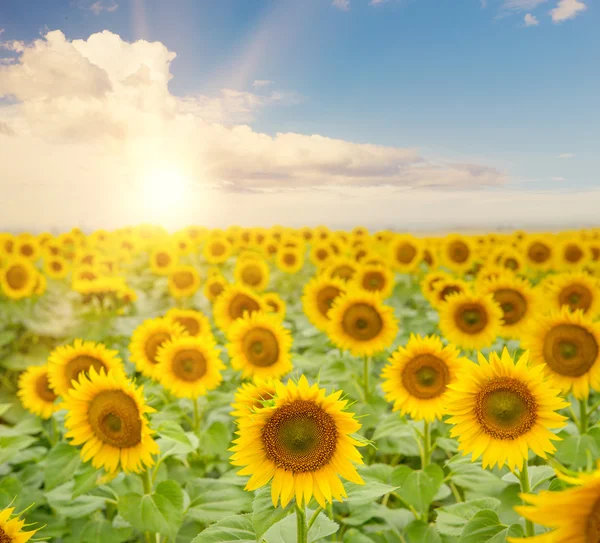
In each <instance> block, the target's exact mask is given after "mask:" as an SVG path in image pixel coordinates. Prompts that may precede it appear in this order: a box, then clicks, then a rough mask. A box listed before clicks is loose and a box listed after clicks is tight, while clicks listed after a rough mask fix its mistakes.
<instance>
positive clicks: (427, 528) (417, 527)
mask: <svg viewBox="0 0 600 543" xmlns="http://www.w3.org/2000/svg"><path fill="white" fill-rule="evenodd" d="M405 533H406V535H407V536H408V541H410V543H442V538H441V537H440V534H438V532H437V530H436V529H435V527H434V526H433V524H427V523H426V522H423V521H422V520H416V521H415V522H411V523H410V524H409V525H408V526H407V527H406V530H405Z"/></svg>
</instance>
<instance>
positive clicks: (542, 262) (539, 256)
mask: <svg viewBox="0 0 600 543" xmlns="http://www.w3.org/2000/svg"><path fill="white" fill-rule="evenodd" d="M523 254H524V255H525V258H526V260H527V265H528V266H529V267H530V268H532V269H534V270H547V269H549V268H551V267H552V263H553V259H554V258H553V257H554V250H553V239H552V237H551V236H529V237H528V238H527V239H526V240H525V241H524V244H523Z"/></svg>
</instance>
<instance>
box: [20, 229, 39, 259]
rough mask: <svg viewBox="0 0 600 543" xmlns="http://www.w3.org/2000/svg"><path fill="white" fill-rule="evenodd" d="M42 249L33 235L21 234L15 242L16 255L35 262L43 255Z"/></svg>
mask: <svg viewBox="0 0 600 543" xmlns="http://www.w3.org/2000/svg"><path fill="white" fill-rule="evenodd" d="M41 251H42V248H41V247H40V244H39V243H38V241H37V239H35V238H34V237H33V236H32V235H31V234H21V235H19V236H17V238H16V240H15V254H16V255H18V256H22V257H23V258H26V259H28V260H30V261H31V262H35V261H36V260H37V259H38V258H39V257H40V254H41Z"/></svg>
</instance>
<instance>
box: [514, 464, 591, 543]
mask: <svg viewBox="0 0 600 543" xmlns="http://www.w3.org/2000/svg"><path fill="white" fill-rule="evenodd" d="M569 482H571V483H574V484H576V485H577V486H575V487H571V488H567V489H566V490H562V491H560V492H552V491H548V490H543V491H542V492H540V493H539V494H521V495H520V497H521V499H522V500H523V501H524V502H525V503H526V505H523V506H516V507H515V511H516V512H517V513H519V514H520V515H521V516H522V517H524V518H526V519H527V520H530V521H532V522H535V523H536V524H540V525H542V526H546V527H548V528H552V531H551V532H546V533H545V534H541V535H538V536H536V537H532V538H527V539H523V538H507V541H509V542H510V543H519V542H521V541H522V542H523V543H527V542H531V543H534V542H537V543H596V542H597V541H599V540H600V471H595V472H593V473H590V474H583V473H582V474H579V475H578V476H577V477H576V478H569Z"/></svg>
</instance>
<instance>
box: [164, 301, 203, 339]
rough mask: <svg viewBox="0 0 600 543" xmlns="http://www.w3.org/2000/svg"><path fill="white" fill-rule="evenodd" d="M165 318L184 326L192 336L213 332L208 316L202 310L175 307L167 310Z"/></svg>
mask: <svg viewBox="0 0 600 543" xmlns="http://www.w3.org/2000/svg"><path fill="white" fill-rule="evenodd" d="M165 318H166V319H167V320H169V321H171V322H174V323H176V324H179V325H180V326H183V328H185V330H186V332H187V333H188V334H189V335H190V336H203V335H207V334H208V335H210V334H212V329H211V326H210V321H209V320H208V317H207V316H206V315H204V314H203V313H201V312H200V311H194V310H193V309H178V308H176V307H174V308H172V309H169V311H167V313H166V314H165Z"/></svg>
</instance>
